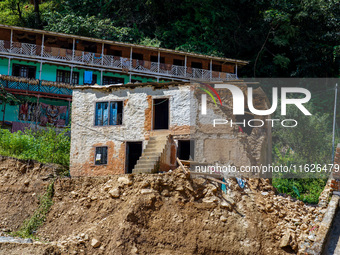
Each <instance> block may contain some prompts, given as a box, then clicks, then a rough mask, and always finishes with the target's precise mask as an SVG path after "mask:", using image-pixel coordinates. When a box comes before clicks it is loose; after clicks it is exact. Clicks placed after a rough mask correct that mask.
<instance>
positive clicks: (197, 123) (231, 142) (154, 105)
mask: <svg viewBox="0 0 340 255" xmlns="http://www.w3.org/2000/svg"><path fill="white" fill-rule="evenodd" d="M235 84H236V86H238V87H239V88H241V90H242V91H243V92H244V93H245V96H247V90H246V89H247V85H246V84H245V83H243V82H242V81H235ZM199 86H200V84H199V83H197V84H195V83H189V82H167V83H156V82H154V83H139V84H124V85H123V84H114V85H107V86H96V85H94V86H78V87H76V88H75V89H74V90H73V105H72V128H71V155H70V172H71V175H72V176H100V175H111V174H124V173H142V172H144V173H154V172H159V171H168V170H169V169H174V168H176V167H177V162H176V158H177V157H178V158H180V159H181V160H189V159H190V160H192V161H195V162H202V163H214V162H217V161H218V162H220V163H228V164H233V165H235V166H239V165H254V164H260V163H269V162H270V160H271V159H270V154H271V153H270V151H271V140H270V132H271V127H270V125H268V123H265V125H264V126H263V127H259V128H249V127H244V128H243V129H242V128H240V127H239V126H238V125H233V126H228V125H221V126H219V127H216V129H212V126H211V123H209V121H208V122H207V118H205V117H204V116H202V115H201V112H200V105H201V102H200V98H201V95H202V93H204V92H203V91H202V90H199V89H197V88H198V87H199ZM219 94H220V96H221V99H222V100H223V102H225V104H224V105H223V106H222V104H221V106H219V107H216V105H214V104H213V102H212V100H208V108H209V109H208V116H210V117H211V116H215V117H216V118H222V117H223V118H225V116H230V118H233V120H234V121H237V119H236V118H235V117H233V114H232V110H231V109H232V100H231V99H230V96H231V94H230V91H228V90H224V91H219ZM254 106H255V107H256V108H257V109H268V100H267V97H266V95H265V94H264V92H263V91H262V89H261V88H258V89H255V90H254ZM238 117H240V118H242V117H244V118H245V119H249V118H257V119H263V118H265V116H251V115H249V114H248V113H247V112H246V115H245V116H238Z"/></svg>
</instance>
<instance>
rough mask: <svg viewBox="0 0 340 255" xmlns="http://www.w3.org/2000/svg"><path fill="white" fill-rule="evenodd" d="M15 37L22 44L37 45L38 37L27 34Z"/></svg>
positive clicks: (18, 34) (19, 34)
mask: <svg viewBox="0 0 340 255" xmlns="http://www.w3.org/2000/svg"><path fill="white" fill-rule="evenodd" d="M15 37H16V38H17V40H18V42H20V43H29V44H36V40H37V38H36V35H32V34H27V33H18V32H17V33H16V34H15Z"/></svg>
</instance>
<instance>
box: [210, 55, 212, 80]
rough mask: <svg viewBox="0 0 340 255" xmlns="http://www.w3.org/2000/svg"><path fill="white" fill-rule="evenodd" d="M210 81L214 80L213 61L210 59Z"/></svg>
mask: <svg viewBox="0 0 340 255" xmlns="http://www.w3.org/2000/svg"><path fill="white" fill-rule="evenodd" d="M210 80H212V59H210Z"/></svg>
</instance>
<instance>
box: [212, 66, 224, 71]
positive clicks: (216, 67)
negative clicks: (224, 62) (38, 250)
mask: <svg viewBox="0 0 340 255" xmlns="http://www.w3.org/2000/svg"><path fill="white" fill-rule="evenodd" d="M211 69H212V70H213V71H215V72H222V66H221V65H215V64H212V67H211Z"/></svg>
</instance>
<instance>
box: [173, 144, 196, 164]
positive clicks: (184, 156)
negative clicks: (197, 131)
mask: <svg viewBox="0 0 340 255" xmlns="http://www.w3.org/2000/svg"><path fill="white" fill-rule="evenodd" d="M194 151H195V150H194V141H191V140H178V148H177V157H178V158H179V159H181V160H193V159H194V155H193V153H194Z"/></svg>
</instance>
